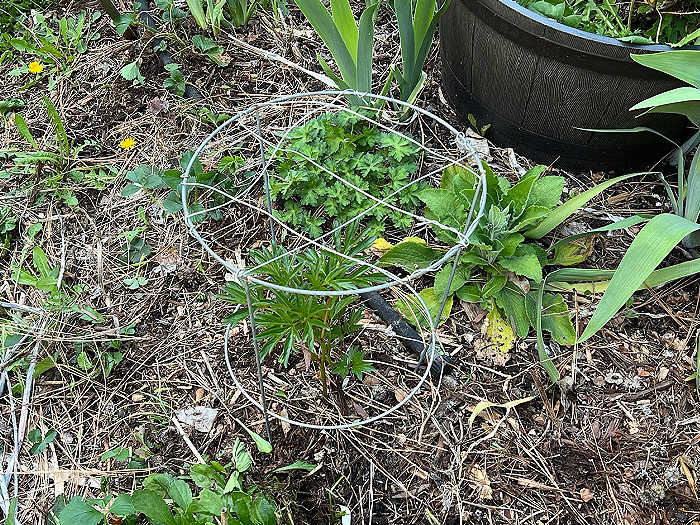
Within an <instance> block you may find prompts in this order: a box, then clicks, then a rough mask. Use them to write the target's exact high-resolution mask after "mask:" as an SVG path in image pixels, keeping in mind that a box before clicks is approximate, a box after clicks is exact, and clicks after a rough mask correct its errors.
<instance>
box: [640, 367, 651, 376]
mask: <svg viewBox="0 0 700 525" xmlns="http://www.w3.org/2000/svg"><path fill="white" fill-rule="evenodd" d="M637 375H638V376H639V377H649V376H650V375H651V372H649V371H648V370H644V369H643V368H637Z"/></svg>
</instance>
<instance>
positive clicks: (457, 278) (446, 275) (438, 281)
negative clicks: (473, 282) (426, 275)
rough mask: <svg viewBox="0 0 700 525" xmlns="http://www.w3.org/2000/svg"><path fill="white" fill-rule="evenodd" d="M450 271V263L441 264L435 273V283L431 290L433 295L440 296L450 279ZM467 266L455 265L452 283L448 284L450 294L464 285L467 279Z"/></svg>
mask: <svg viewBox="0 0 700 525" xmlns="http://www.w3.org/2000/svg"><path fill="white" fill-rule="evenodd" d="M451 273H452V263H450V264H446V265H445V266H443V267H442V268H441V269H440V271H439V272H437V273H436V274H435V284H434V285H433V290H434V291H435V295H437V296H438V297H442V296H443V295H444V294H445V290H446V289H447V282H448V281H449V279H450V274H451ZM469 277H470V275H469V267H468V266H465V265H461V264H460V265H459V266H457V269H456V270H455V274H454V278H453V279H452V285H451V286H450V294H453V293H454V292H456V291H457V290H459V289H460V288H461V287H462V286H464V285H465V284H466V283H467V282H468V281H469Z"/></svg>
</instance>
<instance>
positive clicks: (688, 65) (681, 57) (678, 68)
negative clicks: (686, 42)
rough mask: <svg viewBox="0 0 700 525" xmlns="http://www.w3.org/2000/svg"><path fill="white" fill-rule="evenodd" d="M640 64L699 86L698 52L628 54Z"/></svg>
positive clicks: (699, 61) (699, 58) (699, 60)
mask: <svg viewBox="0 0 700 525" xmlns="http://www.w3.org/2000/svg"><path fill="white" fill-rule="evenodd" d="M630 56H631V57H632V59H633V60H634V61H636V62H639V63H640V64H642V65H644V66H646V67H650V68H652V69H656V70H657V71H661V72H663V73H666V74H667V75H671V76H674V77H676V78H677V79H679V80H682V81H683V82H687V83H688V84H691V85H692V86H695V87H696V88H700V53H698V52H697V51H691V50H687V51H686V50H678V51H664V52H662V53H649V54H643V55H630Z"/></svg>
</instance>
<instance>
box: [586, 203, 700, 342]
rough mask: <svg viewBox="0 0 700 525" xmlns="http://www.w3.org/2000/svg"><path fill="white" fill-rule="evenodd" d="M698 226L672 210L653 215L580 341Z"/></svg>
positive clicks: (589, 334) (632, 247)
mask: <svg viewBox="0 0 700 525" xmlns="http://www.w3.org/2000/svg"><path fill="white" fill-rule="evenodd" d="M697 230H700V225H698V224H696V223H694V222H690V221H688V220H687V219H684V218H683V217H679V216H677V215H672V214H670V213H663V214H661V215H657V216H656V217H654V218H653V219H651V220H650V221H649V222H648V223H647V224H646V225H645V226H644V228H642V230H641V231H640V232H639V234H638V235H637V237H636V238H635V239H634V241H632V244H631V245H630V247H629V249H628V250H627V253H625V256H624V257H623V258H622V261H621V262H620V265H619V266H618V268H617V270H616V271H615V274H614V275H613V277H612V279H611V280H610V285H609V286H608V289H607V290H606V291H605V294H603V298H602V299H601V301H600V304H599V305H598V308H596V311H595V312H594V314H593V317H592V318H591V320H590V322H589V323H588V325H587V326H586V329H585V330H584V331H583V334H582V335H581V337H580V338H579V342H580V343H582V342H584V341H586V340H587V339H589V338H590V337H591V336H592V335H593V334H595V333H596V332H597V331H598V330H600V329H601V328H602V327H603V325H605V323H607V322H608V321H609V320H610V319H611V318H612V317H613V316H614V315H615V314H616V313H617V311H618V310H619V309H620V308H621V307H622V306H623V305H624V304H625V303H626V302H627V299H629V298H630V297H631V296H632V294H633V293H634V292H635V291H636V290H637V289H638V288H639V287H640V286H641V285H642V284H643V283H644V281H645V280H646V279H647V277H648V276H649V275H650V274H651V273H652V272H653V271H654V268H656V267H657V266H658V265H659V264H660V263H661V261H663V260H664V258H665V257H666V256H667V255H668V254H669V252H670V251H671V250H673V248H674V247H675V246H676V245H677V244H678V243H679V242H680V241H681V239H683V238H684V237H685V236H686V235H688V234H690V233H692V232H694V231H697Z"/></svg>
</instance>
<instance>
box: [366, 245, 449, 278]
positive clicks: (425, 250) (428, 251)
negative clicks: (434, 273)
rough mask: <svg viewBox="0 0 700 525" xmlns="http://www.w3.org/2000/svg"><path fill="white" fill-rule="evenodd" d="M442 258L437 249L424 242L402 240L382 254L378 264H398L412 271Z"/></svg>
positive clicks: (385, 265) (389, 265)
mask: <svg viewBox="0 0 700 525" xmlns="http://www.w3.org/2000/svg"><path fill="white" fill-rule="evenodd" d="M439 258H440V253H439V252H438V251H437V250H434V249H433V248H431V247H429V246H427V245H426V244H424V243H422V242H416V241H402V242H400V243H398V244H397V245H395V246H393V247H392V248H391V249H389V251H387V252H386V253H385V254H384V255H382V256H381V258H380V259H379V261H378V262H377V265H378V266H384V267H391V266H398V267H400V268H403V269H404V270H407V271H409V272H412V271H414V270H416V269H419V268H427V267H428V266H430V265H431V264H432V263H434V262H435V261H437V260H438V259H439Z"/></svg>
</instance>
